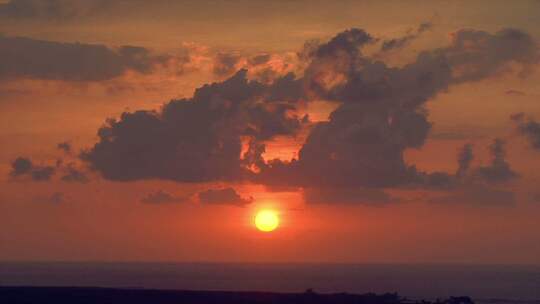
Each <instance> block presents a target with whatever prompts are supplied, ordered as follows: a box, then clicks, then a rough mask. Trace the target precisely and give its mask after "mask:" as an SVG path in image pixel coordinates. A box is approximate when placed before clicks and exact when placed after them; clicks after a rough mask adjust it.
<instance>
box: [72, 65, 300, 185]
mask: <svg viewBox="0 0 540 304" xmlns="http://www.w3.org/2000/svg"><path fill="white" fill-rule="evenodd" d="M269 91H271V87H268V86H265V85H263V84H261V83H258V82H256V81H248V80H247V79H246V71H245V70H241V71H239V72H238V73H237V74H235V75H234V76H233V77H231V78H229V79H227V80H225V81H223V82H220V83H212V84H207V85H204V86H203V87H201V88H199V89H197V90H196V91H195V93H194V95H193V97H192V98H190V99H181V100H172V101H171V102H169V103H167V104H165V105H164V106H163V109H162V110H161V111H160V112H155V111H136V112H126V113H123V114H122V115H121V117H120V119H118V120H116V119H110V120H108V121H107V123H106V125H105V126H104V127H102V128H101V129H100V130H99V132H98V136H99V138H100V140H99V142H98V143H97V144H95V145H94V147H92V148H91V149H89V150H87V151H85V152H84V153H83V154H82V159H83V160H85V161H86V162H88V164H90V166H91V167H92V168H93V169H95V170H97V171H99V172H100V173H101V174H102V175H103V176H104V177H105V178H107V179H111V180H138V179H149V178H158V179H169V180H175V181H183V182H204V181H215V180H239V179H244V178H246V177H248V176H249V175H251V174H252V172H251V171H250V170H249V169H248V168H249V164H246V163H245V161H243V160H242V159H241V150H242V138H247V139H250V140H253V141H256V142H261V141H265V140H269V139H271V138H273V137H275V136H277V135H292V134H295V133H296V132H297V131H298V130H299V129H300V127H301V120H300V118H299V117H297V116H296V115H295V114H294V105H293V104H291V103H281V102H270V101H267V100H266V99H265V96H267V95H268V92H269ZM254 147H255V146H254ZM252 152H253V151H250V153H252ZM252 154H253V153H252Z"/></svg>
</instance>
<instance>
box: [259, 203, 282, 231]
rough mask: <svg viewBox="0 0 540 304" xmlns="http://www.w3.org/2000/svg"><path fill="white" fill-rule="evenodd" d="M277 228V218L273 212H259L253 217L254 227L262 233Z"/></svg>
mask: <svg viewBox="0 0 540 304" xmlns="http://www.w3.org/2000/svg"><path fill="white" fill-rule="evenodd" d="M278 226H279V217H278V214H277V212H276V211H274V210H268V209H266V210H261V211H259V212H257V215H255V227H257V229H259V230H260V231H263V232H270V231H274V230H275V229H276V228H277V227H278Z"/></svg>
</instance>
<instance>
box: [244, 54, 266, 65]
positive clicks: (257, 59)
mask: <svg viewBox="0 0 540 304" xmlns="http://www.w3.org/2000/svg"><path fill="white" fill-rule="evenodd" d="M270 57H271V56H270V54H260V55H255V56H253V57H251V58H249V59H248V64H249V65H251V66H257V65H261V64H265V63H267V62H268V60H270Z"/></svg>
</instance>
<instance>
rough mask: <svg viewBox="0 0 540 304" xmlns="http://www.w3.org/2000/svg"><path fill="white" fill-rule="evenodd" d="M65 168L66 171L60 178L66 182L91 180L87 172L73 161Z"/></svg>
mask: <svg viewBox="0 0 540 304" xmlns="http://www.w3.org/2000/svg"><path fill="white" fill-rule="evenodd" d="M64 170H65V173H64V175H63V176H62V177H61V178H60V179H61V180H63V181H65V182H75V183H87V182H89V181H90V179H89V178H88V177H87V176H86V174H85V173H84V172H83V171H81V170H80V169H78V168H76V167H75V165H74V164H72V163H70V164H68V165H67V166H66V168H65V169H64Z"/></svg>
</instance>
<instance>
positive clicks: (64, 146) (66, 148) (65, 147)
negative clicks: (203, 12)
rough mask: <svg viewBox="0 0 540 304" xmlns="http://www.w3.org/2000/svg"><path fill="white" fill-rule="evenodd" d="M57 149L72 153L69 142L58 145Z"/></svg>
mask: <svg viewBox="0 0 540 304" xmlns="http://www.w3.org/2000/svg"><path fill="white" fill-rule="evenodd" d="M56 148H58V149H59V150H62V151H64V152H66V153H70V152H71V144H70V143H69V142H67V141H65V142H61V143H58V144H57V145H56Z"/></svg>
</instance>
